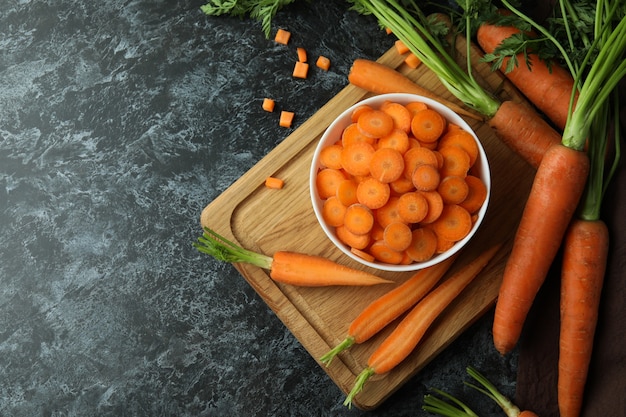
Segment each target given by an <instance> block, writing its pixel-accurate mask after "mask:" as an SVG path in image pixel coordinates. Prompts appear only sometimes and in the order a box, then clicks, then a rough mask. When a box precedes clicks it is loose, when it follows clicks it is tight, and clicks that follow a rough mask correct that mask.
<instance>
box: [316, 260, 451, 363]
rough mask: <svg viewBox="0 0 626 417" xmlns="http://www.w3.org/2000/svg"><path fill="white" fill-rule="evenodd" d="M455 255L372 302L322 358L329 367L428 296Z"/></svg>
mask: <svg viewBox="0 0 626 417" xmlns="http://www.w3.org/2000/svg"><path fill="white" fill-rule="evenodd" d="M456 257H457V255H453V256H451V257H450V258H448V259H446V260H445V261H443V262H440V263H438V264H435V265H433V266H431V267H428V268H424V269H422V270H420V271H417V272H416V273H414V274H413V275H412V276H411V277H410V278H409V279H408V280H406V281H405V282H404V283H403V284H401V285H399V286H397V287H395V288H394V289H392V290H391V291H389V292H387V293H385V294H384V295H382V296H381V297H379V298H377V299H376V300H374V301H372V302H371V303H370V304H369V305H368V306H367V307H365V309H364V310H363V311H361V313H360V314H359V315H358V316H357V317H356V318H355V319H354V320H352V322H351V323H350V326H349V327H348V332H347V335H346V338H345V339H344V340H343V341H342V342H341V343H339V344H338V345H337V346H335V347H334V348H333V349H331V350H330V351H329V352H328V353H326V354H325V355H323V356H322V357H321V358H320V361H321V362H322V363H323V364H325V365H326V366H328V365H330V362H331V361H332V360H333V358H334V357H335V356H337V355H338V354H339V353H341V352H343V351H345V350H346V349H349V348H350V347H351V346H352V345H354V344H360V343H363V342H366V341H368V340H369V339H371V338H372V337H373V336H374V335H376V334H377V333H378V332H380V331H381V330H382V329H384V328H385V327H386V326H387V325H389V324H390V323H391V322H393V321H394V320H395V319H397V318H398V317H400V316H401V315H402V314H403V313H404V312H406V311H407V310H408V309H409V308H411V307H412V306H413V305H415V303H417V302H418V301H419V300H420V299H421V298H422V297H424V296H425V295H426V294H427V293H428V292H429V291H430V290H431V289H432V288H433V287H434V286H435V285H436V284H437V282H438V281H439V280H440V279H441V278H442V277H443V276H444V275H445V273H446V272H447V271H448V270H449V269H450V266H451V265H452V263H453V262H454V260H455V259H456Z"/></svg>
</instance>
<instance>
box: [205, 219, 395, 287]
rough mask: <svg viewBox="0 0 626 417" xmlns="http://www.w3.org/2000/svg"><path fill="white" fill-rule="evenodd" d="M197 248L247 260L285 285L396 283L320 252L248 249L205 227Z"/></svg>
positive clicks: (226, 258)
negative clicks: (269, 254) (322, 255)
mask: <svg viewBox="0 0 626 417" xmlns="http://www.w3.org/2000/svg"><path fill="white" fill-rule="evenodd" d="M194 247H195V248H196V249H198V251H200V252H202V253H205V254H207V255H211V256H212V257H214V258H215V259H217V260H220V261H225V262H230V263H247V264H251V265H255V266H258V267H259V268H263V269H267V270H269V271H270V277H271V278H272V279H273V280H274V281H276V282H282V283H284V284H291V285H298V286H306V287H321V286H331V285H353V286H370V285H377V284H387V283H392V282H393V281H389V280H386V279H383V278H381V277H378V276H376V275H373V274H370V273H368V272H365V271H361V270H358V269H354V268H350V267H347V266H345V265H341V264H338V263H336V262H333V261H331V260H329V259H326V258H323V257H321V256H316V255H307V254H303V253H297V252H289V251H278V252H276V253H274V255H273V256H266V255H263V254H260V253H256V252H252V251H250V250H247V249H244V248H242V247H240V246H238V245H237V244H235V243H234V242H231V241H229V240H228V239H226V238H225V237H223V236H220V235H219V234H218V233H216V232H215V231H213V230H211V229H209V228H206V227H205V228H204V233H203V234H202V236H200V237H199V238H198V240H197V242H194Z"/></svg>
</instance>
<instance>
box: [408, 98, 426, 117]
mask: <svg viewBox="0 0 626 417" xmlns="http://www.w3.org/2000/svg"><path fill="white" fill-rule="evenodd" d="M404 107H406V108H407V110H408V111H409V113H411V118H413V116H415V113H417V112H419V111H422V110H426V109H427V108H428V106H427V105H426V103H424V102H422V101H412V102H410V103H407V104H405V105H404Z"/></svg>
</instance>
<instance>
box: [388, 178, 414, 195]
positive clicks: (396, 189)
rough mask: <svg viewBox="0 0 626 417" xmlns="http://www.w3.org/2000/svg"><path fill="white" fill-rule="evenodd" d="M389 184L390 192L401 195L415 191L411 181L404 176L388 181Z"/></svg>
mask: <svg viewBox="0 0 626 417" xmlns="http://www.w3.org/2000/svg"><path fill="white" fill-rule="evenodd" d="M389 186H390V187H391V192H392V194H395V195H402V194H405V193H408V192H411V191H415V187H414V186H413V181H411V180H410V179H408V178H406V177H404V176H402V177H400V178H398V179H397V180H395V181H393V182H390V183H389Z"/></svg>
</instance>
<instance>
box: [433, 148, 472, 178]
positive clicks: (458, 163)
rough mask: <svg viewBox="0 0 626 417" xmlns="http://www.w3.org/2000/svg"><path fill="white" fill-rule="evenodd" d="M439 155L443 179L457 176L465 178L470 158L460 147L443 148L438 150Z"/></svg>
mask: <svg viewBox="0 0 626 417" xmlns="http://www.w3.org/2000/svg"><path fill="white" fill-rule="evenodd" d="M439 153H440V154H441V156H443V166H442V167H441V175H442V176H444V177H447V176H450V175H457V176H459V177H463V178H465V176H467V171H469V169H470V156H469V154H468V153H467V152H465V150H464V149H463V148H461V147H460V146H445V147H443V148H439Z"/></svg>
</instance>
